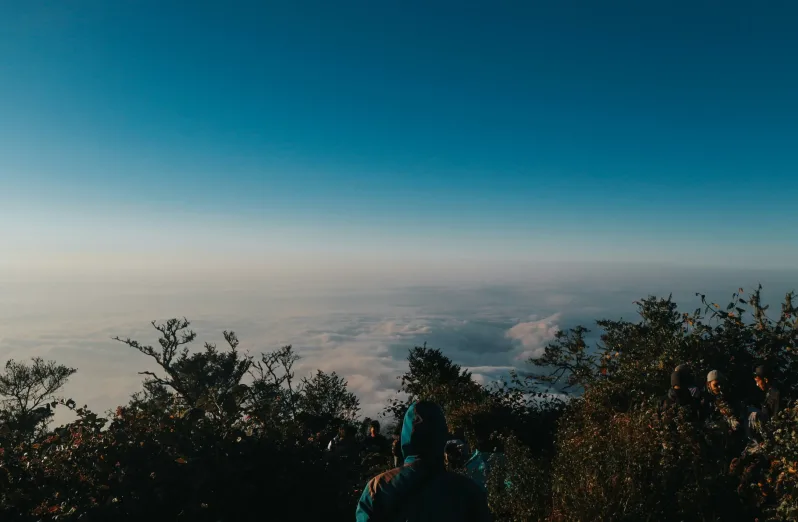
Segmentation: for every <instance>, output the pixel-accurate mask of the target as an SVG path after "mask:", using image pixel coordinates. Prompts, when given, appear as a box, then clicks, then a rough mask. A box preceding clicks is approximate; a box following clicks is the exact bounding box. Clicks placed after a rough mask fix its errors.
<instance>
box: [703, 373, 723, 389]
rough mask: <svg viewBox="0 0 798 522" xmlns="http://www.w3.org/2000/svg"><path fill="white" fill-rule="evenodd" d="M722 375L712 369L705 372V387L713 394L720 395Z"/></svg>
mask: <svg viewBox="0 0 798 522" xmlns="http://www.w3.org/2000/svg"><path fill="white" fill-rule="evenodd" d="M722 381H723V375H721V373H720V372H719V371H718V370H712V371H711V372H709V373H708V374H707V389H709V391H710V392H711V393H712V394H713V395H720V393H721V391H722V387H723V382H722Z"/></svg>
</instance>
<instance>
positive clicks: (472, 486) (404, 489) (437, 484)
mask: <svg viewBox="0 0 798 522" xmlns="http://www.w3.org/2000/svg"><path fill="white" fill-rule="evenodd" d="M446 438H447V429H446V419H445V418H444V416H443V412H442V411H441V409H440V407H439V406H438V405H437V404H434V403H431V402H426V401H422V402H417V403H414V404H412V405H411V406H410V408H409V409H408V410H407V413H406V414H405V418H404V423H403V424H402V453H403V455H404V458H405V463H404V465H403V466H402V467H399V468H396V469H393V470H391V471H388V472H386V473H382V474H381V475H377V476H376V477H374V478H373V479H371V480H370V481H369V483H368V484H367V485H366V489H365V490H364V491H363V494H362V495H361V497H360V501H359V502H358V505H357V511H356V519H357V521H358V522H377V521H380V522H393V521H397V522H399V521H401V522H433V521H435V522H449V521H451V522H455V521H457V522H483V521H489V520H490V519H491V516H490V511H489V510H488V502H487V499H486V496H485V493H484V492H483V491H482V490H481V489H480V488H479V486H478V485H477V484H476V483H474V481H473V480H471V479H469V478H468V477H465V476H463V475H460V474H457V473H451V472H448V471H446V470H445V468H444V447H445V445H446Z"/></svg>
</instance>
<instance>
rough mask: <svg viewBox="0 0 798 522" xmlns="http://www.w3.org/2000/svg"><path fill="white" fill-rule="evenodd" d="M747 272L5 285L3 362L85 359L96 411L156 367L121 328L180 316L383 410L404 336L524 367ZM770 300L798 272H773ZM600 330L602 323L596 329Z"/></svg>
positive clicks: (209, 334) (732, 285)
mask: <svg viewBox="0 0 798 522" xmlns="http://www.w3.org/2000/svg"><path fill="white" fill-rule="evenodd" d="M756 282H757V281H756V279H753V278H751V277H750V274H747V273H739V274H726V275H725V276H718V275H717V274H714V275H712V276H711V277H708V276H707V274H705V273H696V274H693V275H692V276H690V277H686V276H685V273H683V272H678V273H673V274H671V275H668V274H667V273H663V272H661V271H650V272H648V273H645V272H641V273H640V274H627V275H626V276H623V275H621V274H617V275H616V276H615V278H614V279H612V278H608V277H607V276H606V275H600V276H594V277H591V276H590V275H589V274H582V275H578V274H574V275H572V276H571V277H568V278H564V277H563V278H559V279H544V278H537V279H535V280H533V281H531V282H530V281H527V282H525V283H518V284H502V285H499V284H491V285H480V284H470V285H465V284H459V285H447V286H429V285H428V286H415V287H411V286H405V287H401V288H378V287H373V286H372V287H369V288H363V287H358V286H352V287H350V288H349V289H339V290H331V289H329V288H325V289H321V288H313V287H311V286H305V287H299V286H297V287H292V288H285V287H283V288H280V287H279V285H271V286H268V285H265V284H252V285H246V286H243V285H239V286H233V287H230V286H225V285H223V284H221V282H219V283H218V284H211V283H208V284H204V285H198V284H188V283H175V284H171V285H169V284H158V285H141V284H137V285H130V284H128V285H124V284H110V283H105V284H94V285H91V284H86V283H70V284H67V283H39V284H37V283H5V284H0V361H2V360H6V359H9V358H14V359H27V358H29V357H32V356H35V355H41V356H43V357H47V358H52V359H56V360H58V361H60V362H62V363H64V364H68V365H71V366H74V367H76V368H78V370H79V372H78V374H77V375H76V376H75V377H74V378H73V380H72V381H71V382H70V383H69V385H68V387H67V389H66V390H65V393H66V394H67V395H69V396H71V397H74V398H75V400H76V401H78V402H79V403H81V404H84V403H85V404H88V405H89V406H90V407H91V408H93V409H95V410H97V411H104V410H105V409H109V408H114V407H115V406H117V405H118V404H122V403H125V402H127V400H128V397H129V395H130V394H131V393H133V392H135V391H137V390H138V389H139V387H140V382H141V377H140V376H139V375H138V373H137V372H140V371H143V370H151V369H153V365H152V364H151V362H150V361H149V360H148V359H147V358H146V357H145V356H143V355H141V354H139V353H137V352H135V351H133V350H131V349H130V348H128V347H126V346H124V345H121V344H120V343H117V342H115V341H112V340H111V337H113V336H117V335H118V336H120V337H131V338H134V339H138V340H141V341H143V342H148V343H153V344H155V343H156V342H157V339H156V336H155V333H156V332H155V331H154V330H153V329H152V327H151V326H150V325H149V322H150V321H151V320H152V319H160V320H163V319H167V318H170V317H175V316H177V317H182V316H186V317H188V318H189V319H190V320H192V326H193V328H194V329H195V330H196V331H197V333H198V340H197V348H200V347H201V345H202V342H204V341H210V342H216V343H219V344H222V343H223V339H222V335H221V332H222V331H223V330H225V329H228V330H234V331H235V332H236V333H237V334H238V336H239V338H240V339H241V342H242V348H243V349H245V350H248V351H249V352H250V353H253V354H255V353H258V352H265V351H271V350H274V349H277V348H279V347H280V346H283V345H286V344H292V345H293V346H294V347H295V349H296V351H297V353H298V354H299V355H300V356H301V357H302V359H301V361H300V363H299V365H298V367H297V373H298V374H299V375H300V376H307V375H310V374H311V373H312V372H313V371H315V370H316V369H317V368H318V369H322V370H325V371H335V372H338V373H339V374H340V375H343V376H345V377H346V378H347V379H348V381H349V386H350V388H351V389H352V390H353V391H355V392H356V393H357V394H358V396H359V397H360V399H361V403H362V409H363V414H365V415H372V416H373V415H375V414H377V413H378V412H379V411H381V410H382V408H383V406H384V405H385V402H386V400H387V399H388V398H389V397H391V396H392V394H393V393H394V392H395V390H396V388H397V386H398V382H397V379H396V378H397V376H399V375H400V374H401V373H402V372H403V371H404V370H405V368H406V364H407V363H406V356H407V352H408V350H409V349H410V348H412V347H413V346H417V345H422V344H423V343H425V342H426V343H427V344H428V346H430V347H434V348H440V349H441V350H442V351H443V352H444V353H445V354H446V355H447V356H449V357H451V358H452V359H453V360H454V361H455V362H456V363H458V364H461V365H462V366H464V367H466V368H468V369H470V370H471V371H472V373H473V375H474V377H475V378H476V379H477V380H478V381H480V382H489V381H492V380H494V379H496V378H498V377H501V376H502V375H505V374H506V373H507V372H508V371H509V370H511V369H514V368H517V369H522V370H523V369H529V367H528V365H527V364H526V363H525V361H526V360H527V359H528V358H529V357H531V356H536V355H539V354H540V353H541V351H542V349H543V348H544V347H545V346H546V343H547V342H549V341H550V340H551V339H552V338H553V337H554V335H555V334H556V332H557V330H558V329H559V328H568V327H572V326H575V325H576V324H584V325H585V326H588V327H592V326H593V324H594V323H593V321H594V320H595V319H597V318H603V317H610V318H619V317H624V318H629V319H631V318H633V315H634V311H635V307H634V305H633V304H632V302H633V301H634V300H635V299H639V298H640V297H643V296H645V295H648V294H658V295H666V294H667V293H669V292H671V291H672V292H674V297H675V298H676V299H677V302H679V303H682V304H683V306H684V308H685V309H692V308H694V307H695V297H694V295H693V294H694V292H695V291H701V292H706V293H707V294H708V295H716V296H718V299H722V298H723V297H724V296H727V295H730V294H731V292H733V291H734V290H736V289H737V287H739V286H747V287H748V288H750V287H752V286H753V285H754V284H755V283H756ZM763 282H764V283H766V289H768V290H769V291H770V292H771V293H770V294H769V295H770V298H772V299H773V300H775V299H778V297H779V295H778V294H779V293H781V292H783V291H786V290H790V289H792V288H795V286H796V284H795V283H796V282H798V278H793V279H784V278H782V279H780V280H776V281H770V286H767V284H768V281H767V280H765V281H763ZM593 335H595V332H594V334H593Z"/></svg>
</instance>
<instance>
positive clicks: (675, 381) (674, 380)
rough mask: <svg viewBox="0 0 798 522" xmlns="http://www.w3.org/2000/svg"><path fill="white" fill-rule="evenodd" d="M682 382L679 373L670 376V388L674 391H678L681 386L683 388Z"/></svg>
mask: <svg viewBox="0 0 798 522" xmlns="http://www.w3.org/2000/svg"><path fill="white" fill-rule="evenodd" d="M682 381H683V379H682V373H681V372H678V371H676V372H673V373H672V374H671V388H673V389H674V390H680V389H681V388H682V386H684V384H683V382H682Z"/></svg>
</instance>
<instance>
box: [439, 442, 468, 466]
mask: <svg viewBox="0 0 798 522" xmlns="http://www.w3.org/2000/svg"><path fill="white" fill-rule="evenodd" d="M444 454H445V457H446V469H448V470H449V471H458V470H462V469H464V468H465V462H466V458H467V457H468V453H467V452H466V445H465V442H463V441H462V440H460V439H452V440H450V441H449V442H447V443H446V448H445V449H444Z"/></svg>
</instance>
